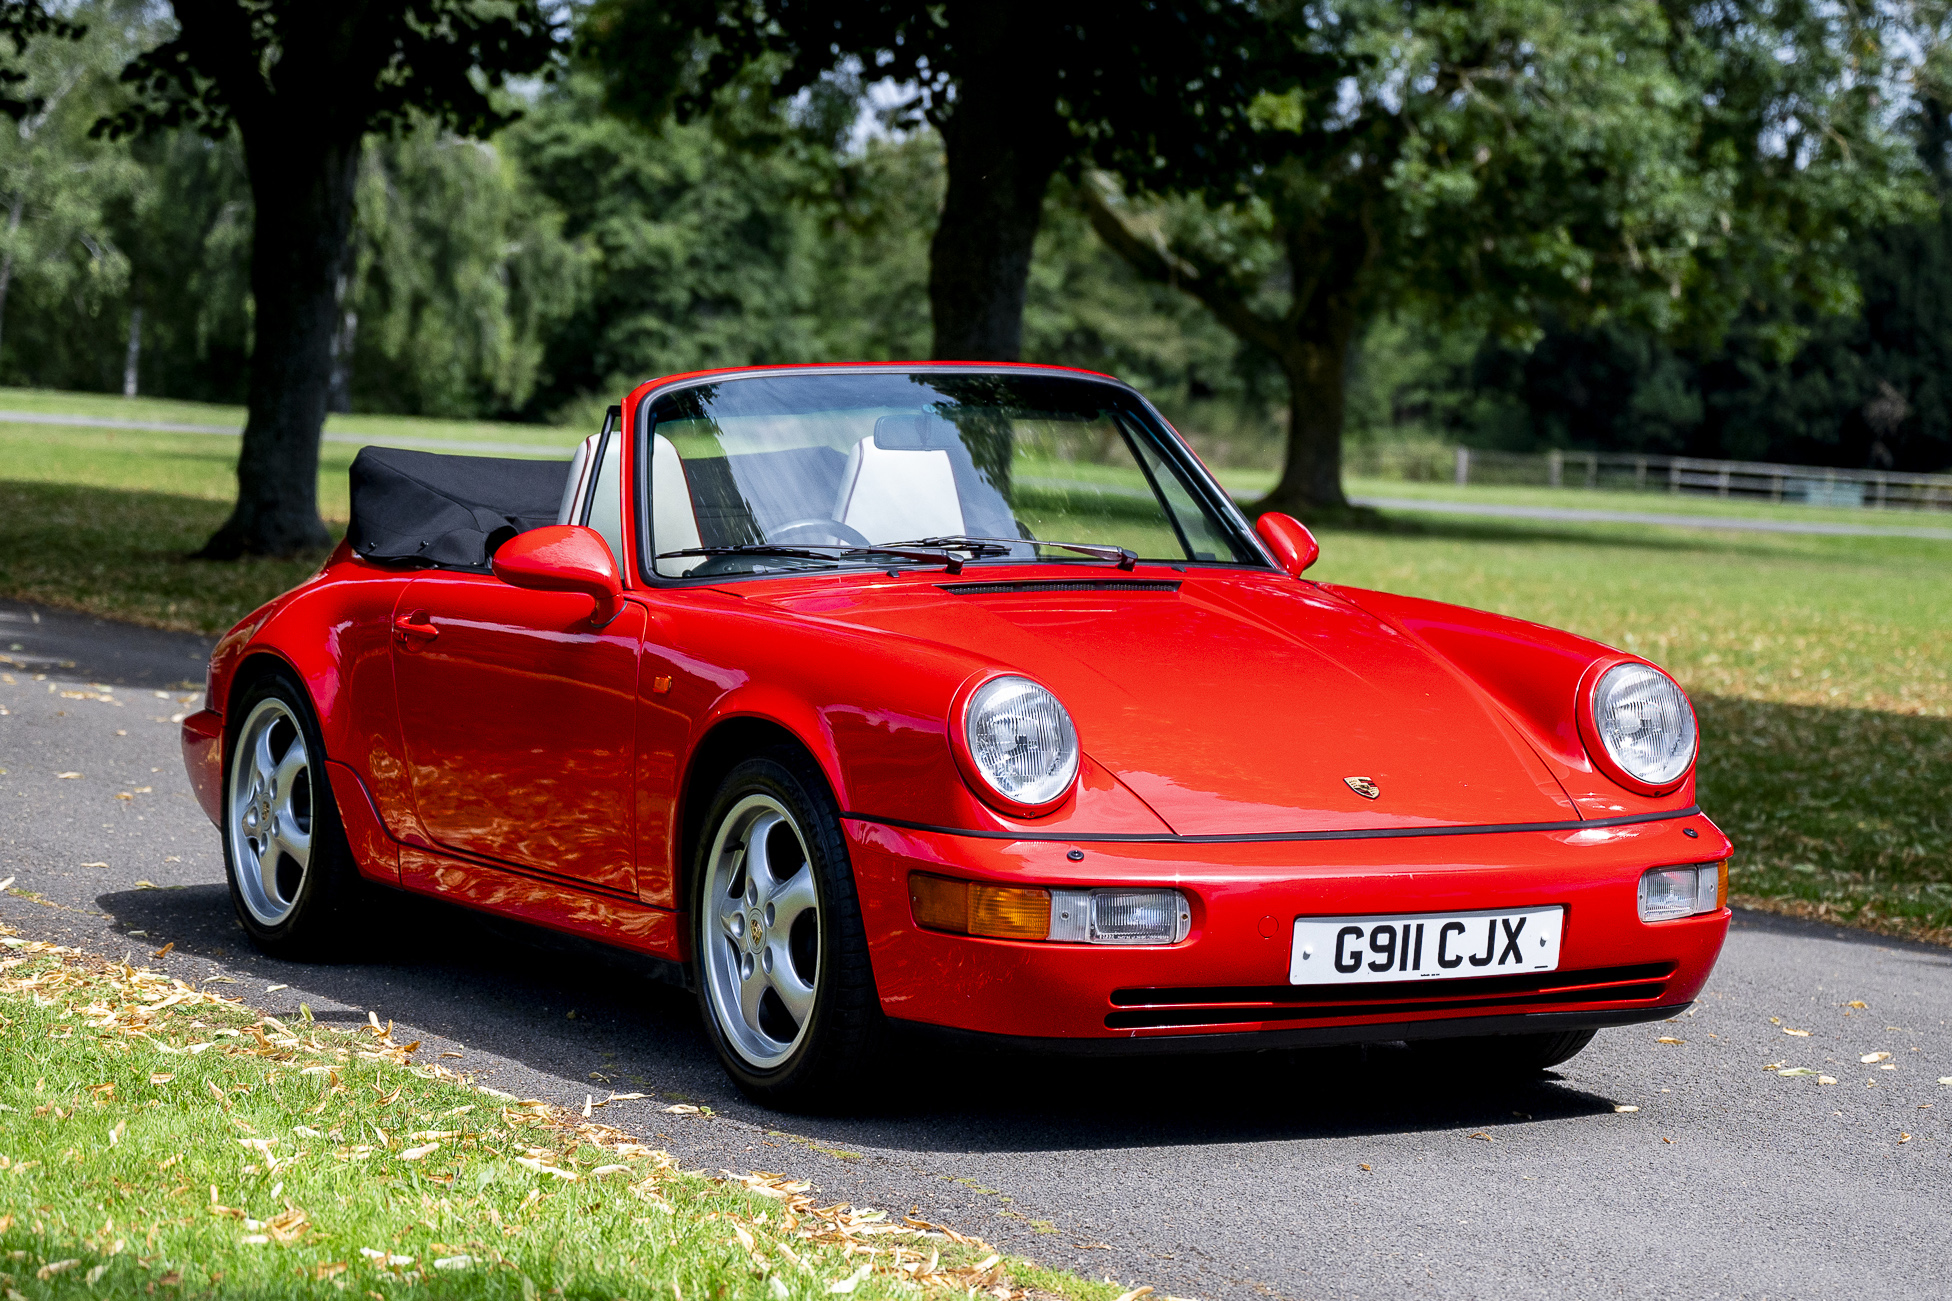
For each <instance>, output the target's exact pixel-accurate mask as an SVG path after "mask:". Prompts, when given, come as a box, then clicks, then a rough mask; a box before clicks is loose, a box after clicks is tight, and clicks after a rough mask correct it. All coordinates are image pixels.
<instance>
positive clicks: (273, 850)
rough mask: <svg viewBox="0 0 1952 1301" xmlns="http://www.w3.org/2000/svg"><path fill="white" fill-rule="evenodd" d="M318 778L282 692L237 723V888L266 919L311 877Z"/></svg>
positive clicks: (233, 781) (233, 785)
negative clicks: (308, 873) (315, 780)
mask: <svg viewBox="0 0 1952 1301" xmlns="http://www.w3.org/2000/svg"><path fill="white" fill-rule="evenodd" d="M312 782H313V769H312V757H311V753H310V752H309V751H308V750H307V749H306V748H305V733H304V731H303V729H302V728H300V726H299V723H298V718H297V716H296V715H295V714H294V713H293V712H292V708H291V706H290V705H288V704H286V703H285V702H284V701H283V700H280V699H278V698H277V697H276V696H272V697H270V698H268V699H265V700H260V701H259V702H258V703H257V706H256V707H255V708H253V709H252V710H251V712H250V714H249V716H247V717H246V718H245V720H244V725H243V726H242V727H241V728H239V729H238V733H237V758H236V760H235V761H234V762H233V763H232V764H231V770H230V799H229V801H228V803H227V808H228V813H229V817H230V826H229V828H228V830H229V831H230V843H231V847H232V853H233V854H234V855H235V857H236V866H237V886H238V893H239V894H240V895H242V896H243V899H244V906H245V907H246V908H248V909H249V910H250V912H251V915H252V916H253V917H255V918H257V919H258V920H259V921H260V922H262V923H264V924H265V925H266V926H276V925H277V924H278V923H280V922H282V921H284V920H285V918H286V917H288V916H290V915H291V910H292V907H293V905H294V904H296V903H297V902H298V892H299V890H300V889H301V888H302V887H303V886H304V884H305V870H306V868H307V867H308V866H310V864H311V861H312V806H313V793H312Z"/></svg>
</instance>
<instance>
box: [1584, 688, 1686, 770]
mask: <svg viewBox="0 0 1952 1301" xmlns="http://www.w3.org/2000/svg"><path fill="white" fill-rule="evenodd" d="M1593 730H1594V731H1596V732H1597V733H1599V738H1600V744H1602V745H1604V746H1605V747H1606V753H1607V757H1608V758H1610V759H1612V760H1613V762H1614V763H1616V764H1618V765H1619V766H1620V769H1621V771H1623V772H1625V773H1626V774H1627V776H1629V777H1631V778H1633V779H1634V780H1635V781H1640V782H1645V783H1646V784H1647V785H1649V786H1666V785H1668V784H1669V783H1671V782H1675V781H1679V780H1680V778H1681V776H1682V774H1684V773H1686V772H1687V770H1688V765H1689V764H1691V763H1693V762H1694V747H1695V725H1694V707H1693V706H1691V705H1690V704H1688V698H1687V696H1686V695H1684V694H1683V693H1682V691H1681V688H1680V687H1678V686H1676V685H1675V684H1674V679H1672V678H1670V677H1668V676H1667V674H1665V673H1663V672H1661V671H1660V670H1659V669H1657V668H1654V667H1653V666H1652V665H1650V664H1616V665H1614V666H1613V667H1612V668H1610V669H1608V670H1607V671H1606V672H1605V673H1603V674H1601V675H1600V680H1599V681H1598V682H1597V683H1595V684H1594V685H1593Z"/></svg>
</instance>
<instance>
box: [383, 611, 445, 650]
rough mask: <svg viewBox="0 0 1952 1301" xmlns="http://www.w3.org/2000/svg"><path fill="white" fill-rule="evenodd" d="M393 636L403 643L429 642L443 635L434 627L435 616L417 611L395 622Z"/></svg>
mask: <svg viewBox="0 0 1952 1301" xmlns="http://www.w3.org/2000/svg"><path fill="white" fill-rule="evenodd" d="M393 635H394V636H395V637H397V638H399V639H400V640H401V641H403V642H409V643H411V642H416V641H419V642H429V641H432V640H434V638H436V637H438V636H440V635H441V630H440V629H439V628H436V627H435V626H434V619H433V616H432V615H430V614H428V613H427V612H426V611H425V610H415V611H414V612H413V613H412V614H409V615H404V616H402V617H400V618H398V619H395V620H394V621H393Z"/></svg>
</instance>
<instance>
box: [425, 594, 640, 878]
mask: <svg viewBox="0 0 1952 1301" xmlns="http://www.w3.org/2000/svg"><path fill="white" fill-rule="evenodd" d="M590 616H591V601H590V598H589V597H588V596H583V595H577V594H574V593H564V592H537V591H525V590H522V589H518V588H515V587H511V586H509V585H507V584H505V583H503V582H501V581H500V580H499V579H496V578H494V577H493V576H491V575H487V574H468V573H452V572H441V573H427V574H423V575H421V576H419V577H417V578H415V579H414V580H413V581H412V582H411V583H409V584H408V585H407V587H406V589H405V591H404V592H403V593H402V594H401V599H400V603H399V605H398V606H396V607H395V619H394V629H395V631H394V650H393V660H394V682H395V690H396V691H397V693H398V698H399V705H400V730H401V738H402V742H403V748H404V750H405V757H406V767H407V771H408V777H409V781H410V783H411V786H412V791H413V802H414V809H415V812H416V814H417V816H418V819H419V822H420V825H421V827H422V828H423V829H424V831H425V833H426V835H427V836H428V838H429V839H431V840H432V841H433V842H434V843H435V844H436V845H438V846H442V847H445V848H448V849H452V850H459V851H462V852H464V853H467V854H471V855H477V856H480V857H482V858H487V859H494V860H498V861H500V862H503V863H508V864H511V865H514V866H516V867H518V868H522V869H526V870H529V871H535V872H542V873H547V874H550V875H554V876H563V877H571V878H576V879H577V880H579V881H582V882H587V883H589V884H591V885H595V886H599V887H604V888H607V889H610V890H617V891H623V892H627V893H631V894H634V893H635V890H636V886H635V850H636V846H635V836H634V831H633V823H632V813H633V810H632V784H633V768H634V764H635V748H634V741H635V736H634V732H635V718H636V714H637V670H638V657H639V649H640V642H641V640H642V637H643V631H644V610H643V608H642V607H641V606H639V605H637V604H635V603H634V602H631V601H625V602H622V603H621V605H620V606H619V607H618V611H617V614H616V616H615V618H613V619H612V620H611V621H610V622H609V623H608V624H606V625H604V626H603V627H601V628H598V627H596V626H594V625H593V624H592V622H591V617H590Z"/></svg>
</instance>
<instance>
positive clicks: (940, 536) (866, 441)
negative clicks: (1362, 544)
mask: <svg viewBox="0 0 1952 1301" xmlns="http://www.w3.org/2000/svg"><path fill="white" fill-rule="evenodd" d="M641 423H642V426H643V427H644V428H645V429H646V430H647V431H648V436H649V447H648V449H647V451H648V455H644V456H642V457H641V459H640V464H642V465H644V466H646V467H647V471H648V483H647V487H648V490H649V491H648V493H647V496H648V499H649V501H650V503H651V510H650V512H649V516H650V517H649V519H647V520H645V521H643V523H644V525H645V526H646V528H647V531H648V533H649V537H648V539H647V541H648V545H647V546H646V548H645V551H646V554H648V555H650V556H654V557H656V559H655V561H654V562H653V564H654V566H655V572H656V574H657V575H658V576H659V577H663V578H686V577H689V578H704V577H713V576H718V575H725V574H752V573H761V572H780V571H783V570H814V569H827V568H832V567H835V566H837V565H878V566H882V567H886V566H888V565H889V564H890V563H905V562H907V561H913V560H916V559H924V560H925V559H927V558H928V557H927V553H929V552H943V553H944V554H948V555H953V556H954V558H955V559H956V560H957V561H960V562H967V563H982V562H985V561H990V562H997V561H1018V562H1021V561H1026V560H1032V559H1045V560H1061V559H1069V560H1073V561H1076V562H1078V563H1081V564H1098V565H1103V564H1104V563H1105V562H1106V561H1107V560H1114V561H1116V560H1121V559H1122V560H1123V561H1124V563H1126V564H1128V565H1129V564H1130V563H1131V561H1132V560H1133V558H1134V557H1136V558H1137V559H1142V560H1153V561H1167V562H1171V563H1175V564H1183V563H1187V562H1193V563H1200V562H1207V563H1220V564H1250V565H1256V566H1259V565H1264V564H1265V563H1266V562H1265V561H1264V560H1263V559H1262V557H1261V556H1260V555H1259V553H1258V552H1257V551H1256V550H1255V549H1254V547H1253V545H1252V544H1251V542H1250V541H1249V540H1248V538H1247V536H1246V532H1245V529H1244V527H1243V525H1242V522H1241V521H1240V518H1239V516H1238V514H1237V513H1235V512H1234V511H1233V510H1232V509H1231V507H1230V506H1227V505H1224V504H1223V503H1222V502H1220V501H1218V500H1216V499H1215V496H1216V495H1215V493H1214V492H1213V490H1212V489H1211V488H1210V487H1208V486H1207V484H1206V482H1205V480H1204V479H1203V477H1202V476H1200V475H1199V474H1198V472H1197V471H1196V470H1195V469H1194V467H1193V466H1192V465H1191V464H1190V463H1189V458H1188V457H1187V456H1186V454H1185V453H1184V452H1183V451H1182V450H1181V449H1179V448H1178V447H1177V446H1176V445H1175V444H1174V442H1173V439H1172V435H1171V434H1170V433H1169V432H1168V431H1167V430H1166V429H1164V428H1163V427H1161V425H1160V424H1159V422H1158V421H1157V419H1156V418H1155V417H1153V416H1152V415H1151V414H1150V413H1149V412H1148V410H1147V409H1146V407H1145V406H1144V404H1142V403H1140V402H1139V401H1138V400H1136V399H1135V398H1134V397H1133V395H1132V394H1131V393H1130V392H1129V391H1127V390H1125V389H1123V388H1121V387H1118V386H1116V385H1112V384H1106V383H1100V382H1097V381H1093V380H1090V379H1086V378H1083V377H1075V378H1073V377H1064V376H1045V375H1035V374H1025V373H1021V372H1015V373H1013V372H968V373H964V372H949V373H945V372H942V371H918V372H914V373H905V372H901V371H873V372H866V373H861V372H852V373H836V372H819V371H810V372H788V373H783V374H776V375H765V376H755V377H751V378H744V379H731V380H724V381H720V382H717V383H710V384H702V385H697V386H694V387H690V388H686V389H682V390H679V391H678V392H676V393H672V394H668V395H666V396H664V397H661V398H659V399H657V401H656V402H655V403H654V404H653V405H652V408H651V412H650V419H649V420H646V421H643V422H641ZM904 544H905V546H904ZM894 546H903V549H904V550H906V551H908V552H910V553H918V554H911V555H909V556H908V557H907V561H904V559H903V557H901V556H895V555H892V554H891V553H883V552H876V551H874V550H872V548H878V547H894ZM1065 547H1071V548H1082V550H1065V549H1063V548H1065ZM1121 552H1123V553H1126V554H1124V555H1123V556H1121Z"/></svg>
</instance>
